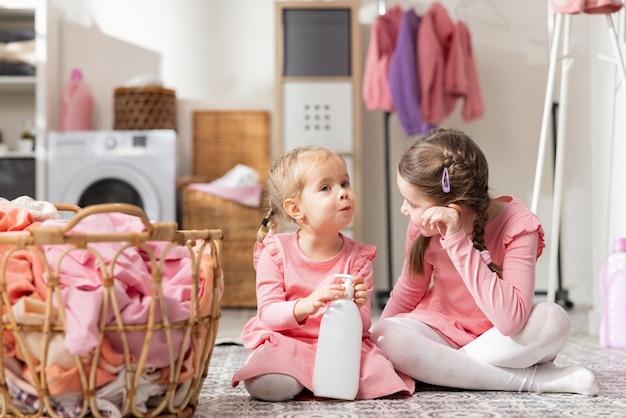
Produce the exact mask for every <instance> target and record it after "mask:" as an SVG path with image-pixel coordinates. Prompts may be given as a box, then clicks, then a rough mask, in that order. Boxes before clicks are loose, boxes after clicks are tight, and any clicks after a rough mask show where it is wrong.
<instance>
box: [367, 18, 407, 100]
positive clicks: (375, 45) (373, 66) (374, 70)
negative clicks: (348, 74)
mask: <svg viewBox="0 0 626 418" xmlns="http://www.w3.org/2000/svg"><path fill="white" fill-rule="evenodd" d="M402 14H403V13H402V9H401V8H400V6H394V7H392V8H391V9H389V10H388V11H387V13H385V14H384V15H380V16H378V17H377V18H376V20H374V23H373V24H372V29H371V33H370V43H369V46H368V49H367V55H366V57H365V68H364V70H363V101H364V102H365V107H366V108H367V110H384V111H387V112H393V111H394V107H393V102H392V100H391V94H390V93H389V61H390V60H391V55H392V54H393V51H394V49H395V48H396V40H397V38H398V31H399V29H400V21H401V20H402Z"/></svg>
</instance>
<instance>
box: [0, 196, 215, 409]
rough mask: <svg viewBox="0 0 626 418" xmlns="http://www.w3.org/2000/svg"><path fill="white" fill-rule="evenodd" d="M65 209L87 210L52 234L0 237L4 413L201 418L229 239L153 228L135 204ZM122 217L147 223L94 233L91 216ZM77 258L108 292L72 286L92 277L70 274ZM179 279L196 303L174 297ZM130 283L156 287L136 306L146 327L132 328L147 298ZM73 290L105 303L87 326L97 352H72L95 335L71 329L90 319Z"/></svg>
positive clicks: (40, 229)
mask: <svg viewBox="0 0 626 418" xmlns="http://www.w3.org/2000/svg"><path fill="white" fill-rule="evenodd" d="M57 208H58V209H60V210H64V211H67V210H71V211H76V214H74V215H73V216H72V218H71V219H70V220H69V221H58V222H57V224H55V225H52V226H49V225H43V226H37V225H33V227H32V228H31V229H30V230H29V231H27V232H23V233H12V232H11V233H0V256H1V264H0V304H1V305H2V311H3V317H2V321H1V322H0V323H1V325H2V333H1V334H0V338H2V345H3V354H4V355H3V356H2V357H0V396H1V397H0V414H1V416H3V417H4V416H20V417H21V416H28V417H48V416H50V417H58V416H68V415H71V416H78V417H83V416H96V417H102V416H105V412H104V411H109V410H110V408H111V404H115V409H117V411H119V413H120V414H121V416H123V417H130V416H136V417H144V416H164V417H189V416H191V415H192V414H193V412H194V410H195V408H196V406H197V403H198V398H199V394H200V390H201V388H202V384H203V382H204V380H205V377H206V376H207V374H208V365H209V361H210V359H211V355H212V353H213V347H214V344H215V337H216V334H217V328H218V323H219V314H220V298H221V294H222V292H223V281H222V273H221V263H220V251H221V242H222V231H221V230H219V229H211V230H209V229H207V230H194V231H184V230H183V231H180V230H178V228H177V225H176V223H174V222H161V223H150V222H149V220H148V218H147V216H146V215H145V213H144V212H143V211H142V210H141V209H140V208H139V207H137V206H133V205H127V204H102V205H93V206H89V207H86V208H85V209H80V208H77V207H75V206H72V205H62V204H61V205H57ZM116 215H120V216H121V217H122V218H123V219H129V220H130V219H132V220H133V221H134V222H136V223H138V224H139V226H141V225H142V224H143V226H144V227H143V228H139V229H137V230H136V231H137V232H126V231H123V232H117V230H116V232H114V233H110V232H106V231H104V230H99V231H98V232H94V233H85V231H84V229H85V228H86V226H85V225H90V224H88V223H87V222H88V220H90V219H94V218H92V217H95V219H98V220H99V219H104V218H102V217H108V216H111V219H113V218H112V217H113V216H116ZM98 217H100V218H98ZM116 219H118V218H116ZM81 225H83V226H82V229H81ZM53 254H56V255H57V256H58V257H53ZM138 255H140V257H139V258H137V257H138ZM133 257H134V258H133ZM129 260H134V261H132V262H129ZM76 262H84V265H85V266H88V265H91V266H92V271H91V272H92V274H91V275H90V279H92V280H93V279H94V278H95V280H96V281H98V283H99V285H100V286H98V287H97V289H98V290H99V291H98V292H94V289H86V288H84V287H81V288H80V289H78V288H77V289H73V288H72V289H69V288H71V287H72V286H70V285H68V281H66V279H67V278H68V274H69V278H70V279H71V281H72V282H69V283H73V281H74V280H82V279H83V278H84V277H83V276H81V275H79V274H77V273H76V276H72V275H71V274H75V273H73V272H74V271H75V270H72V269H70V266H73V265H74V264H76ZM138 263H141V265H142V266H143V265H144V264H145V267H146V269H145V271H146V273H145V274H144V275H143V276H142V277H143V279H144V280H143V282H141V280H140V279H139V278H138V277H139V276H137V275H135V274H134V272H135V270H133V269H131V267H136V266H137V264H138ZM16 266H17V267H19V268H17V267H16ZM130 271H132V272H133V274H132V275H131V274H130V273H129V272H130ZM91 276H93V277H91ZM127 276H128V277H127ZM131 276H132V277H131ZM122 277H125V279H122ZM170 280H172V281H170ZM174 280H175V281H176V284H177V286H178V285H179V286H180V287H177V289H179V290H180V292H181V293H180V294H181V295H186V296H184V297H181V299H180V300H178V299H176V298H173V295H172V294H171V293H170V292H168V291H166V289H170V286H171V285H172V284H173V283H174V282H173V281H174ZM131 282H132V284H133V286H134V285H135V284H137V289H138V288H139V287H141V286H143V287H144V288H145V289H146V292H145V293H144V294H142V295H141V298H136V299H134V300H136V301H137V302H138V303H139V305H132V308H133V309H137V308H138V306H141V307H142V309H143V312H144V313H146V316H145V320H144V321H143V322H136V321H135V322H132V323H131V322H130V321H128V322H125V318H128V315H129V312H128V309H131V305H130V304H128V303H127V302H128V300H126V299H132V298H135V297H136V296H137V295H136V294H133V292H131V290H133V291H135V287H133V286H131V284H129V283H131ZM124 289H125V291H124ZM70 290H71V292H78V293H77V294H79V295H86V296H89V297H94V295H96V298H95V299H94V300H98V301H99V302H100V303H99V304H94V305H89V304H87V309H88V310H90V309H91V306H94V308H93V312H95V315H94V316H93V318H95V320H94V321H93V323H94V326H93V329H90V328H87V329H88V330H93V337H94V338H93V339H92V340H93V341H94V342H96V341H97V344H94V345H95V348H93V349H92V350H90V351H88V352H86V353H84V352H83V353H78V354H77V353H75V352H74V353H73V354H69V352H71V351H72V349H71V348H72V347H73V350H75V351H81V350H80V348H81V347H80V346H72V345H70V344H69V343H68V339H67V337H68V335H69V334H70V331H71V332H75V331H80V332H83V331H84V330H83V329H80V328H79V329H78V330H77V329H72V327H71V324H74V322H72V321H75V320H76V318H75V317H78V318H82V317H84V316H87V312H84V311H83V310H81V311H80V312H78V313H77V312H73V309H72V308H76V307H77V306H79V305H80V303H81V300H80V298H70V297H69V296H68V295H72V294H73V293H71V292H70ZM81 292H82V293H81ZM74 294H76V293H74ZM89 300H91V299H89ZM181 300H182V301H183V303H180V302H181ZM74 303H78V304H79V305H76V304H74ZM83 304H84V303H83ZM124 306H126V307H127V308H126V309H122V308H123V307H124ZM174 311H176V312H177V313H176V312H174ZM181 312H182V316H181ZM37 313H38V315H37ZM83 313H84V315H83ZM175 315H178V316H176V318H174V316H175ZM75 328H76V327H75ZM80 332H79V334H80ZM138 340H139V344H137V343H136V342H137V341H138ZM59 341H60V342H59ZM114 341H115V342H116V343H114ZM115 344H117V345H115ZM156 347H158V352H155V351H154V350H155V348H156ZM83 351H85V350H83ZM155 354H156V355H158V356H159V359H160V361H161V362H163V363H164V364H166V365H164V366H161V367H154V366H155V364H156V362H155V361H154V360H150V359H151V356H154V355H155ZM68 360H69V362H68ZM103 382H104V383H105V384H103ZM72 387H73V388H74V389H71V388H72ZM113 387H115V388H116V390H115V391H114V392H113V393H111V392H110V391H109V388H113ZM70 400H71V402H70Z"/></svg>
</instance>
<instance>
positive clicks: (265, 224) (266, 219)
mask: <svg viewBox="0 0 626 418" xmlns="http://www.w3.org/2000/svg"><path fill="white" fill-rule="evenodd" d="M269 221H270V218H263V220H262V221H261V225H263V226H264V227H265V228H267V223H268V222H269Z"/></svg>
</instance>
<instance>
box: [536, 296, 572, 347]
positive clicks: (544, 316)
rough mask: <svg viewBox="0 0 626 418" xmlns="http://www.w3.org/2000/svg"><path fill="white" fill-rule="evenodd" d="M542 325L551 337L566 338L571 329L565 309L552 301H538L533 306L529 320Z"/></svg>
mask: <svg viewBox="0 0 626 418" xmlns="http://www.w3.org/2000/svg"><path fill="white" fill-rule="evenodd" d="M531 318H532V320H533V321H537V322H538V323H539V324H542V326H543V327H544V330H545V333H546V334H547V335H551V336H552V337H553V338H559V337H561V338H565V339H566V338H567V337H568V336H569V333H570V329H571V326H572V325H571V320H570V317H569V314H568V313H567V311H566V310H565V309H564V308H563V307H562V306H561V305H559V304H557V303H554V302H540V303H538V304H537V305H535V307H534V308H533V311H532V313H531V317H530V318H529V321H530V320H531Z"/></svg>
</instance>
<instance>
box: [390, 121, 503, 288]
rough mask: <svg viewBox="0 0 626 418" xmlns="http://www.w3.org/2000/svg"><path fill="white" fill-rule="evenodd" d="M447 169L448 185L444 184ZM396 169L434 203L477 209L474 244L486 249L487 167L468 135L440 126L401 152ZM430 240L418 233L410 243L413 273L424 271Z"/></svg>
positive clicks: (497, 271)
mask: <svg viewBox="0 0 626 418" xmlns="http://www.w3.org/2000/svg"><path fill="white" fill-rule="evenodd" d="M446 169H447V173H448V182H447V186H449V187H443V175H444V174H443V173H444V171H446ZM398 173H399V175H400V176H401V177H402V178H403V179H404V180H406V181H407V182H408V183H410V184H412V185H414V186H416V187H417V188H418V189H419V191H420V193H422V194H423V195H424V196H425V197H427V198H428V199H429V200H431V201H432V202H433V203H434V204H435V205H437V206H447V205H449V204H451V203H456V204H460V205H466V206H468V207H469V208H471V209H472V210H473V211H474V212H476V215H477V216H476V220H475V221H474V225H473V231H472V239H473V241H474V248H476V249H478V250H479V251H484V250H486V249H487V247H486V246H485V225H486V224H487V221H488V220H489V214H488V212H487V211H488V209H489V206H490V204H491V196H490V195H489V168H488V164H487V159H486V158H485V155H484V154H483V152H482V151H481V150H480V148H479V147H478V145H477V144H476V143H475V142H474V141H473V140H472V139H471V138H470V137H469V136H467V135H466V134H464V133H463V132H460V131H457V130H454V129H439V130H436V131H434V132H432V133H431V134H429V135H427V136H426V137H424V138H421V139H418V140H417V141H415V142H414V143H413V144H412V145H411V146H410V147H409V148H408V149H407V150H406V151H405V152H404V154H403V155H402V157H401V159H400V162H399V164H398ZM429 241H430V237H424V236H422V235H420V236H419V237H418V238H417V239H416V240H415V242H414V243H413V246H412V247H411V250H410V255H409V268H410V271H411V272H412V273H414V274H416V275H423V274H424V253H425V251H426V247H427V245H428V242H429ZM489 268H490V269H491V270H493V271H494V272H496V273H497V274H498V276H501V271H500V267H498V266H497V265H495V264H493V263H491V264H490V265H489Z"/></svg>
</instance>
